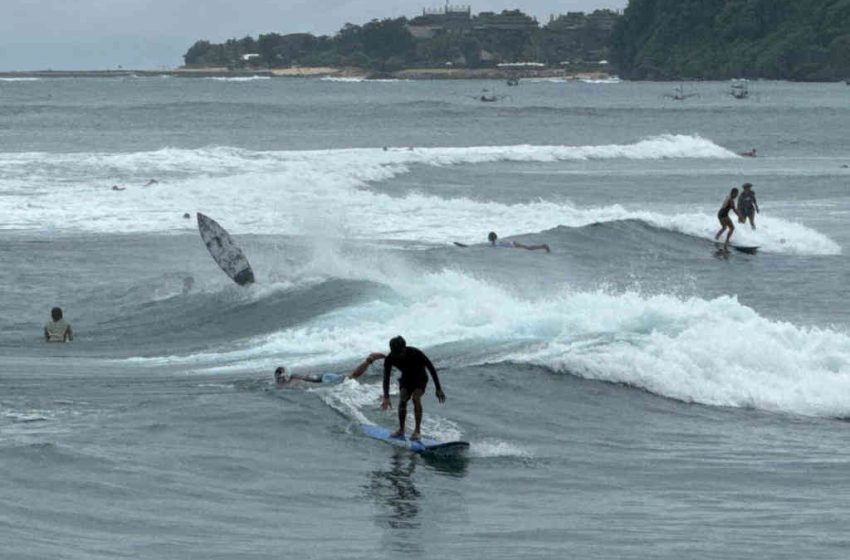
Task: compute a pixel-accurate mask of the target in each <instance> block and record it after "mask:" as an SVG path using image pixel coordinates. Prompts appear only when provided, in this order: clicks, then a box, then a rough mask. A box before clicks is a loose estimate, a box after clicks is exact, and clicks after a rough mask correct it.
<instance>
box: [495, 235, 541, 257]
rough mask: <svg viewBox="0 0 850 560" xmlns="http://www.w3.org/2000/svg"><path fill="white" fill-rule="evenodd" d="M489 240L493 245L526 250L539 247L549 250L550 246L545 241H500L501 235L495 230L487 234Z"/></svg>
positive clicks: (533, 249)
mask: <svg viewBox="0 0 850 560" xmlns="http://www.w3.org/2000/svg"><path fill="white" fill-rule="evenodd" d="M487 240H488V241H489V242H490V246H491V247H507V248H510V249H525V250H526V251H537V250H538V249H542V250H544V251H546V252H547V253H548V252H549V246H548V245H547V244H545V243H542V244H540V245H523V244H522V243H520V242H519V241H499V236H498V235H496V232H495V231H491V232H490V233H488V234H487Z"/></svg>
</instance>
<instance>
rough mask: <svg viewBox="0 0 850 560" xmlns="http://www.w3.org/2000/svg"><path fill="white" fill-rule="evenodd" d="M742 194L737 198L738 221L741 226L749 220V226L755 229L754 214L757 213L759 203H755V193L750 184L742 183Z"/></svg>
mask: <svg viewBox="0 0 850 560" xmlns="http://www.w3.org/2000/svg"><path fill="white" fill-rule="evenodd" d="M743 189H744V192H742V193H741V196H739V197H738V221H739V222H741V223H742V224H745V223H747V218H749V220H750V226H751V227H752V228H753V229H756V214H758V213H759V203H758V202H756V192H755V191H754V190H753V185H752V183H744V186H743Z"/></svg>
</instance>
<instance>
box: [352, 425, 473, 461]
mask: <svg viewBox="0 0 850 560" xmlns="http://www.w3.org/2000/svg"><path fill="white" fill-rule="evenodd" d="M360 427H361V428H362V429H363V433H364V434H366V435H367V436H369V437H371V438H375V439H378V440H381V441H383V442H385V443H389V444H390V445H395V446H396V447H402V448H404V449H409V450H411V451H413V452H414V453H423V454H426V453H427V454H433V455H460V454H462V453H465V452H466V450H468V449H469V443H468V442H465V441H438V440H436V439H430V438H425V437H423V438H422V439H420V440H418V441H416V440H412V439H410V438H409V437H407V436H405V437H403V438H394V437H390V431H389V430H388V429H386V428H382V427H381V426H375V425H374V424H361V425H360Z"/></svg>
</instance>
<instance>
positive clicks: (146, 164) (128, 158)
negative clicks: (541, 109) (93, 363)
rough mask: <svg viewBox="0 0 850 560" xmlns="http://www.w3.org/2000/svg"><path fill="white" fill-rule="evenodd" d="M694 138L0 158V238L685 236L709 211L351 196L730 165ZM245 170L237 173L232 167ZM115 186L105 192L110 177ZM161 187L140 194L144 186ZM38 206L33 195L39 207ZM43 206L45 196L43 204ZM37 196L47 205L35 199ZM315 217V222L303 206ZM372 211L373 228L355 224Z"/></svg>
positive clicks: (745, 234) (769, 243)
mask: <svg viewBox="0 0 850 560" xmlns="http://www.w3.org/2000/svg"><path fill="white" fill-rule="evenodd" d="M736 157H737V156H735V155H734V154H733V153H731V152H729V151H728V150H726V149H725V148H722V147H720V146H717V145H716V144H713V143H712V142H710V141H708V140H706V139H704V138H700V137H697V136H671V135H665V136H658V137H653V138H648V139H645V140H642V141H640V142H637V143H635V144H626V145H605V146H530V145H518V146H479V147H467V148H418V149H414V150H407V149H389V150H382V149H348V150H321V151H286V152H256V151H248V150H242V149H237V148H225V147H219V148H207V149H199V150H180V149H163V150H158V151H155V152H141V153H129V154H105V153H89V154H85V153H84V154H50V155H47V154H41V153H7V154H0V169H2V171H3V178H2V179H0V193H2V194H10V195H24V194H25V195H26V196H9V197H6V200H7V202H8V203H7V205H6V209H4V210H5V211H4V215H3V216H2V218H0V219H2V222H0V229H35V230H45V229H46V230H57V229H59V230H61V229H66V230H67V229H70V230H83V231H96V232H114V231H120V232H128V231H130V232H145V231H182V230H185V228H186V227H187V222H186V220H184V219H183V218H182V214H183V212H190V213H191V212H194V211H197V210H201V211H203V212H205V213H207V214H210V215H212V216H215V217H216V219H217V220H219V221H220V222H221V223H222V224H223V225H224V226H225V227H227V228H228V229H230V230H231V231H232V232H234V233H278V234H291V235H309V236H314V235H317V234H321V235H324V236H327V235H330V234H334V233H335V234H337V235H339V236H342V235H345V236H347V237H357V238H370V239H398V240H409V241H416V242H445V241H446V240H447V239H457V240H463V241H473V240H475V239H479V238H480V237H481V229H482V226H481V224H487V228H488V229H495V230H496V231H499V232H500V233H501V234H502V235H503V236H508V235H515V234H519V233H527V232H535V231H541V230H545V229H550V228H553V227H556V226H558V225H564V226H569V227H581V226H584V225H588V224H591V223H594V222H608V221H616V220H630V219H636V220H642V221H645V222H647V223H649V224H652V225H653V226H656V227H659V228H664V229H669V230H673V231H679V232H682V233H687V234H689V235H694V236H698V237H704V238H711V237H712V236H713V235H714V228H715V225H716V218H715V216H714V210H713V209H712V210H709V211H706V212H703V213H696V212H693V213H688V214H678V215H669V214H661V213H657V212H648V211H642V210H640V209H626V208H623V207H621V206H618V205H613V206H604V207H596V208H579V207H575V206H573V205H571V204H569V203H567V202H551V201H537V202H531V203H522V204H503V203H496V202H480V201H474V200H469V199H465V198H455V199H446V198H441V197H439V196H433V195H427V194H421V193H410V194H407V195H405V196H403V197H394V196H389V195H386V194H382V193H376V192H374V191H371V190H368V189H364V188H363V187H366V186H368V185H370V184H373V183H376V182H380V181H386V180H388V179H391V178H393V177H395V176H398V175H400V174H404V173H408V172H409V171H410V169H411V166H414V165H425V166H453V165H469V164H479V163H488V162H499V161H515V162H540V163H547V162H555V161H571V160H586V159H632V160H658V159H671V158H679V159H689V158H703V159H705V158H711V159H718V158H736ZM246 170H250V171H249V172H246ZM116 175H118V176H123V177H134V178H133V179H132V180H129V179H128V180H125V181H121V182H120V183H121V184H122V185H124V186H126V190H124V191H120V192H116V191H112V190H111V189H110V186H111V185H112V184H113V183H115V182H117V181H116V180H115V176H116ZM163 176H170V177H174V178H173V179H170V180H161V182H160V183H158V184H156V185H153V186H151V187H147V188H144V187H142V186H141V185H142V184H144V182H145V181H147V179H149V178H150V177H160V178H162V177H163ZM42 197H45V198H42ZM46 197H49V198H46ZM48 200H49V203H48ZM317 208H321V209H322V212H321V213H320V214H317V213H316V211H315V210H316V209H317ZM367 215H381V216H382V219H381V220H363V219H362V217H363V216H367ZM759 223H760V227H759V229H758V230H757V231H755V232H752V231H750V230H748V229H747V228H738V231H737V233H736V242H738V243H741V244H748V245H760V246H762V248H763V250H766V251H774V252H785V253H798V254H838V253H840V252H841V249H840V247H839V246H838V245H837V244H836V243H834V242H833V241H832V240H830V239H829V238H827V237H826V236H824V235H822V234H820V233H818V232H816V231H813V230H811V229H809V228H807V227H805V226H803V225H800V224H796V223H793V222H789V221H787V220H783V219H781V218H777V217H765V218H760V220H759Z"/></svg>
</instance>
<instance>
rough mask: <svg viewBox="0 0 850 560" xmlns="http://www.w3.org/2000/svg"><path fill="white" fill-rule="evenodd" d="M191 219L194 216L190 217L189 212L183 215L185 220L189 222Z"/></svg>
mask: <svg viewBox="0 0 850 560" xmlns="http://www.w3.org/2000/svg"><path fill="white" fill-rule="evenodd" d="M191 217H192V216H190V215H189V213H188V212H184V213H183V218H184V219H186V220H188V219H189V218H191Z"/></svg>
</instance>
